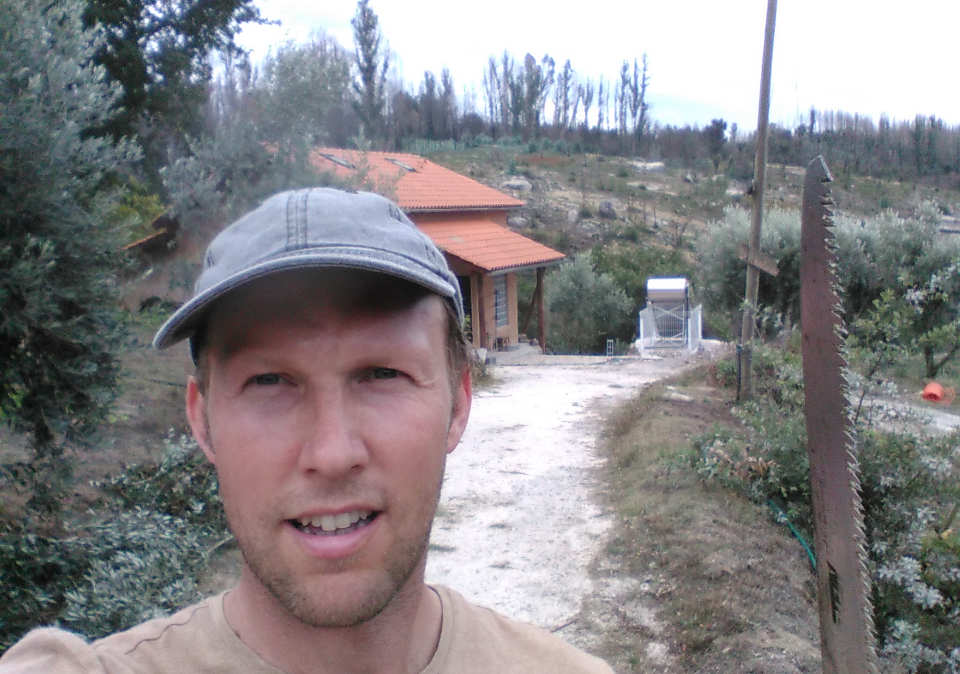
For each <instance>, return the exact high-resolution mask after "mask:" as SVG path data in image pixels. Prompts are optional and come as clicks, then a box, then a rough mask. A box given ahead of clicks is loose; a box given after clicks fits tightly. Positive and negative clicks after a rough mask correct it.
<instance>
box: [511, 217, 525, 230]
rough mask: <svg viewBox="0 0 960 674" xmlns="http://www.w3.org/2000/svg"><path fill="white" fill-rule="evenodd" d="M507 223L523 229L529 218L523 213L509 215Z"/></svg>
mask: <svg viewBox="0 0 960 674" xmlns="http://www.w3.org/2000/svg"><path fill="white" fill-rule="evenodd" d="M507 224H508V225H509V226H510V227H517V228H518V229H522V228H524V227H526V226H527V224H528V223H527V219H526V218H525V217H523V216H522V215H517V214H514V215H508V216H507Z"/></svg>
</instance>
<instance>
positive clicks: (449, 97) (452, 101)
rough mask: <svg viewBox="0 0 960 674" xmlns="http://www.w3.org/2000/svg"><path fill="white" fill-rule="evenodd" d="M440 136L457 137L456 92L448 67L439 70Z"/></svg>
mask: <svg viewBox="0 0 960 674" xmlns="http://www.w3.org/2000/svg"><path fill="white" fill-rule="evenodd" d="M440 136H441V138H453V139H456V138H457V94H456V92H455V91H454V88H453V75H451V74H450V69H449V68H444V69H443V70H442V71H441V72H440Z"/></svg>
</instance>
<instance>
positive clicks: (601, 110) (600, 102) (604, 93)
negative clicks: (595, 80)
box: [597, 76, 610, 131]
mask: <svg viewBox="0 0 960 674" xmlns="http://www.w3.org/2000/svg"><path fill="white" fill-rule="evenodd" d="M609 98H610V92H609V87H607V88H606V89H604V87H603V77H602V76H601V77H600V82H599V84H598V85H597V131H603V122H604V119H605V117H606V115H607V106H608V105H609V100H608V99H609Z"/></svg>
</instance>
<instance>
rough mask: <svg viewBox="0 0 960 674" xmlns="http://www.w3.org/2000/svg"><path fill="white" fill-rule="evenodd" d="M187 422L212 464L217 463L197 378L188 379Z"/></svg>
mask: <svg viewBox="0 0 960 674" xmlns="http://www.w3.org/2000/svg"><path fill="white" fill-rule="evenodd" d="M186 403H187V421H188V422H189V423H190V430H191V431H193V437H194V439H195V440H196V441H197V444H198V445H199V446H200V449H202V450H203V453H204V454H205V455H206V457H207V459H208V460H209V461H210V463H214V464H215V463H216V462H217V461H216V456H215V452H214V451H213V443H212V442H211V441H210V424H208V423H207V411H206V400H204V397H203V393H202V392H201V391H200V383H199V382H198V381H197V378H196V377H190V378H189V379H187V399H186Z"/></svg>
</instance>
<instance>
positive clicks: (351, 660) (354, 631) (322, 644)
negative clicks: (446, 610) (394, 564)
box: [224, 569, 443, 674]
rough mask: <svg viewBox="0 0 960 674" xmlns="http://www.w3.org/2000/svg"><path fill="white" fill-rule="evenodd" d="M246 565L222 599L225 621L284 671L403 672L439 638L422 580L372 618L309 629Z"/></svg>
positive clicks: (439, 614) (432, 599)
mask: <svg viewBox="0 0 960 674" xmlns="http://www.w3.org/2000/svg"><path fill="white" fill-rule="evenodd" d="M251 576H252V574H251V573H250V572H249V570H247V569H245V570H244V573H243V576H242V577H241V579H240V581H239V582H238V583H237V586H236V587H235V588H234V589H233V590H232V591H230V592H229V593H228V594H227V596H226V598H225V600H224V613H225V615H226V618H227V622H228V623H229V624H230V626H231V627H232V628H233V630H234V632H236V634H237V636H239V637H240V639H241V640H242V641H243V642H244V643H245V644H246V645H247V646H248V647H249V648H250V649H251V650H253V651H254V652H255V653H257V655H259V656H260V657H261V658H263V660H265V661H266V662H268V663H270V664H271V665H273V666H274V667H277V668H279V669H281V670H283V671H284V672H289V674H325V673H327V672H338V673H339V672H344V673H350V674H354V673H356V674H360V673H366V672H371V673H372V672H376V673H377V674H387V673H389V674H408V673H411V672H420V671H421V670H423V669H424V668H425V667H426V666H427V664H428V663H429V662H430V659H431V658H432V657H433V654H434V652H435V651H436V648H437V644H438V642H439V640H440V628H441V623H442V618H443V610H442V606H441V603H440V598H439V597H438V596H437V594H436V592H434V591H433V590H432V589H431V588H429V587H428V586H427V585H426V584H424V582H423V580H422V578H420V579H418V580H417V581H416V582H411V583H409V585H410V587H408V588H406V587H405V588H403V589H402V590H401V591H400V592H399V593H398V594H397V595H396V596H395V597H394V599H393V600H392V601H391V602H390V604H389V605H388V606H387V607H386V608H385V609H384V610H383V611H382V612H381V613H380V614H379V615H377V616H376V617H375V618H373V619H372V620H369V621H367V622H365V623H362V624H360V625H357V626H354V627H331V628H324V627H313V626H311V625H308V624H306V623H304V622H302V621H300V620H299V619H297V618H296V617H295V616H293V615H291V614H290V613H288V612H287V611H286V610H285V609H284V608H283V607H282V606H280V604H279V603H278V602H277V601H276V600H275V599H274V598H273V597H272V596H271V595H270V594H269V592H268V591H267V590H266V589H265V588H263V587H262V586H261V585H260V584H259V583H258V582H256V580H255V579H252V578H251Z"/></svg>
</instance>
